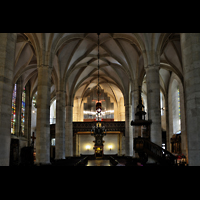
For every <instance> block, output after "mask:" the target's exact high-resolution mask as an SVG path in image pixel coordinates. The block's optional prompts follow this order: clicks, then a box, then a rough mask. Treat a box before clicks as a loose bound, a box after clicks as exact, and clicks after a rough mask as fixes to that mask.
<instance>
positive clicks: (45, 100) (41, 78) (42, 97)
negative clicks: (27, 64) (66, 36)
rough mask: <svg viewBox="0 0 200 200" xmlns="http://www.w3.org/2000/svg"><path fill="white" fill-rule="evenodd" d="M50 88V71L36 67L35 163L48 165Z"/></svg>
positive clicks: (46, 68)
mask: <svg viewBox="0 0 200 200" xmlns="http://www.w3.org/2000/svg"><path fill="white" fill-rule="evenodd" d="M50 87H51V69H50V68H49V66H44V65H40V66H38V87H37V92H38V93H37V126H36V133H37V136H36V163H37V164H50Z"/></svg>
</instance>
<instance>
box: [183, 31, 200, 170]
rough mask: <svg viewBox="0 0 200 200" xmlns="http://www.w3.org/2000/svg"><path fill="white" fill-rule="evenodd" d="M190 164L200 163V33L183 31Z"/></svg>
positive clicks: (196, 164)
mask: <svg viewBox="0 0 200 200" xmlns="http://www.w3.org/2000/svg"><path fill="white" fill-rule="evenodd" d="M181 50H182V59H183V74H184V87H185V105H186V131H187V139H188V162H189V163H188V164H189V166H199V165H200V132H199V130H200V78H199V77H200V33H182V34H181Z"/></svg>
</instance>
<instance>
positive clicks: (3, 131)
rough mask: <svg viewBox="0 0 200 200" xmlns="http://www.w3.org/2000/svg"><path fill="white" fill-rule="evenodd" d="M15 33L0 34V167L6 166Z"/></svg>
mask: <svg viewBox="0 0 200 200" xmlns="http://www.w3.org/2000/svg"><path fill="white" fill-rule="evenodd" d="M16 39H17V34H16V33H0V166H8V165H9V160H10V159H9V158H10V140H11V112H12V92H13V69H14V62H15V44H16Z"/></svg>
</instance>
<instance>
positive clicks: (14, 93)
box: [11, 84, 17, 134]
mask: <svg viewBox="0 0 200 200" xmlns="http://www.w3.org/2000/svg"><path fill="white" fill-rule="evenodd" d="M16 97H17V84H15V86H14V89H13V95H12V116H11V134H15V123H16V122H15V120H16Z"/></svg>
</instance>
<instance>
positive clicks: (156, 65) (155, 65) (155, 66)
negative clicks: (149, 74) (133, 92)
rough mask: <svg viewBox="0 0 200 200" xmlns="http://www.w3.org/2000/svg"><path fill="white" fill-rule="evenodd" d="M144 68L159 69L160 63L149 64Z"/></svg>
mask: <svg viewBox="0 0 200 200" xmlns="http://www.w3.org/2000/svg"><path fill="white" fill-rule="evenodd" d="M144 68H145V70H146V71H147V70H150V69H155V70H159V69H160V64H151V65H147V66H145V67H144Z"/></svg>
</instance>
